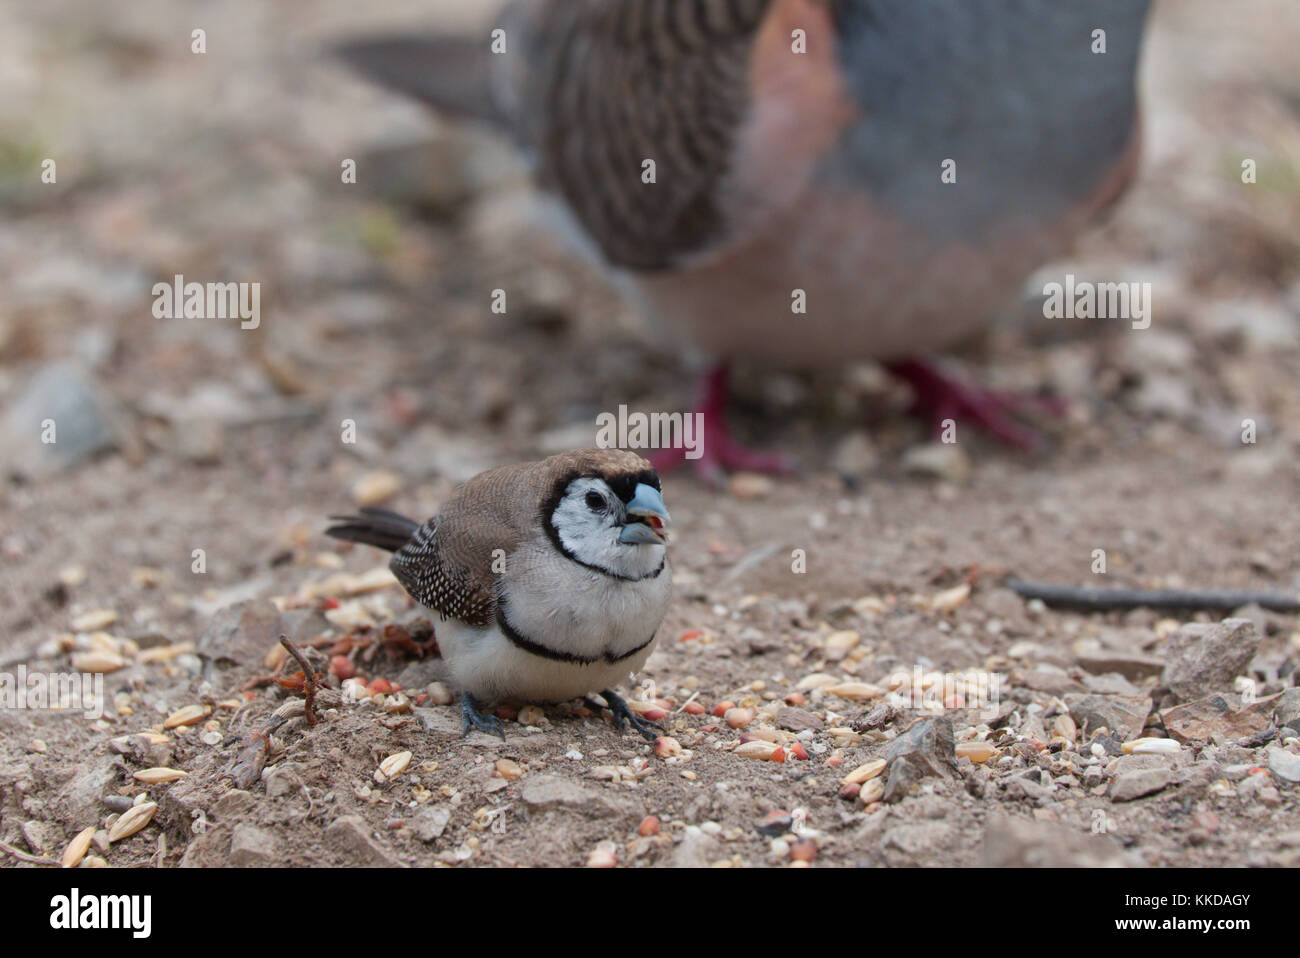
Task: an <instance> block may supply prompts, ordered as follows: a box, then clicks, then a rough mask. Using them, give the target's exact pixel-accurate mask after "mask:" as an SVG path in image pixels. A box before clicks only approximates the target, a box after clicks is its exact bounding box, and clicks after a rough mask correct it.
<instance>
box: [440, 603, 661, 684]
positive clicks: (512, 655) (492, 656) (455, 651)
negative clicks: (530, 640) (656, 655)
mask: <svg viewBox="0 0 1300 958" xmlns="http://www.w3.org/2000/svg"><path fill="white" fill-rule="evenodd" d="M437 635H438V647H439V649H441V650H442V657H443V660H444V661H445V662H446V663H447V668H448V670H449V671H450V672H451V675H452V680H453V681H454V682H455V683H456V685H457V686H458V687H459V688H460V689H461V690H463V691H466V692H469V693H470V694H471V695H473V696H475V697H476V698H480V699H483V700H484V701H487V702H492V701H499V700H502V699H518V700H521V701H525V702H565V701H568V700H569V699H575V698H578V697H580V696H583V695H587V694H589V693H592V692H600V691H602V690H604V689H608V688H613V687H614V686H617V685H621V684H622V683H623V682H624V680H626V679H627V677H628V676H629V675H631V674H632V673H634V672H637V671H638V670H640V668H641V666H643V665H645V660H646V658H647V657H648V656H649V655H650V652H651V651H652V650H653V648H654V643H653V642H651V643H650V644H649V645H647V646H646V647H645V648H644V649H642V650H641V651H639V652H637V653H635V654H634V655H631V656H629V657H628V658H626V659H623V660H622V661H620V662H617V663H614V664H610V663H607V662H605V661H604V660H603V659H599V660H597V661H596V662H593V663H591V664H590V665H587V664H580V663H575V662H559V661H556V660H554V659H548V658H544V657H542V656H538V655H534V654H533V653H531V652H526V651H524V650H523V649H521V648H519V647H518V646H516V645H515V644H514V643H513V642H511V641H510V639H508V638H507V637H506V636H505V635H504V634H502V632H501V630H500V629H499V628H498V627H497V626H496V625H495V624H493V625H490V626H487V627H486V628H475V627H474V626H468V625H464V624H463V623H460V622H456V621H454V620H448V621H446V622H439V623H438V624H437Z"/></svg>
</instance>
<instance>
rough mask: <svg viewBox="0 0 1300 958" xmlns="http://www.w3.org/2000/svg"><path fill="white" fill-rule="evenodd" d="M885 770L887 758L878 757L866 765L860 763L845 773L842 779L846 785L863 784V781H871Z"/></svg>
mask: <svg viewBox="0 0 1300 958" xmlns="http://www.w3.org/2000/svg"><path fill="white" fill-rule="evenodd" d="M884 770H885V760H884V759H883V758H878V759H875V760H873V761H870V762H867V763H866V764H865V765H859V766H858V767H857V768H855V769H854V770H853V771H851V772H849V774H847V775H845V776H844V778H842V779H841V780H840V781H841V782H843V783H844V784H845V785H861V784H862V783H863V782H867V781H870V780H871V779H873V778H875V777H876V776H877V775H879V774H880V773H881V772H883V771H884Z"/></svg>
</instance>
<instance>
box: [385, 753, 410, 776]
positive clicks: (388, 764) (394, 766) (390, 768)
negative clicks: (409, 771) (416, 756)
mask: <svg viewBox="0 0 1300 958" xmlns="http://www.w3.org/2000/svg"><path fill="white" fill-rule="evenodd" d="M410 764H411V753H410V752H397V753H396V754H394V755H390V756H388V758H386V759H384V760H383V761H382V762H380V763H379V770H380V771H381V772H383V773H384V776H385V777H386V778H396V777H397V776H398V775H401V774H402V773H403V772H405V771H406V766H408V765H410Z"/></svg>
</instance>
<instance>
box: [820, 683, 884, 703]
mask: <svg viewBox="0 0 1300 958" xmlns="http://www.w3.org/2000/svg"><path fill="white" fill-rule="evenodd" d="M826 691H827V692H829V693H830V694H831V695H838V696H839V697H840V698H842V699H848V700H849V701H850V702H864V701H866V700H867V699H874V698H879V697H880V696H882V695H884V694H885V692H884V689H882V688H880V687H879V686H876V685H868V684H867V683H866V682H841V683H840V684H839V685H828V686H826Z"/></svg>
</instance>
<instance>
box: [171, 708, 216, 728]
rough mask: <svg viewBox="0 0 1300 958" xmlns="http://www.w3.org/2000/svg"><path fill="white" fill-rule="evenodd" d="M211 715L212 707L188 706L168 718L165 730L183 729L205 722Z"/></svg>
mask: <svg viewBox="0 0 1300 958" xmlns="http://www.w3.org/2000/svg"><path fill="white" fill-rule="evenodd" d="M211 714H212V707H211V706H209V705H187V706H185V707H184V708H181V709H177V710H176V711H175V712H173V713H172V714H171V715H169V716H167V721H165V722H163V728H182V727H183V726H186V725H193V724H194V723H195V722H201V721H203V720H204V719H205V718H207V717H208V716H209V715H211Z"/></svg>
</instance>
